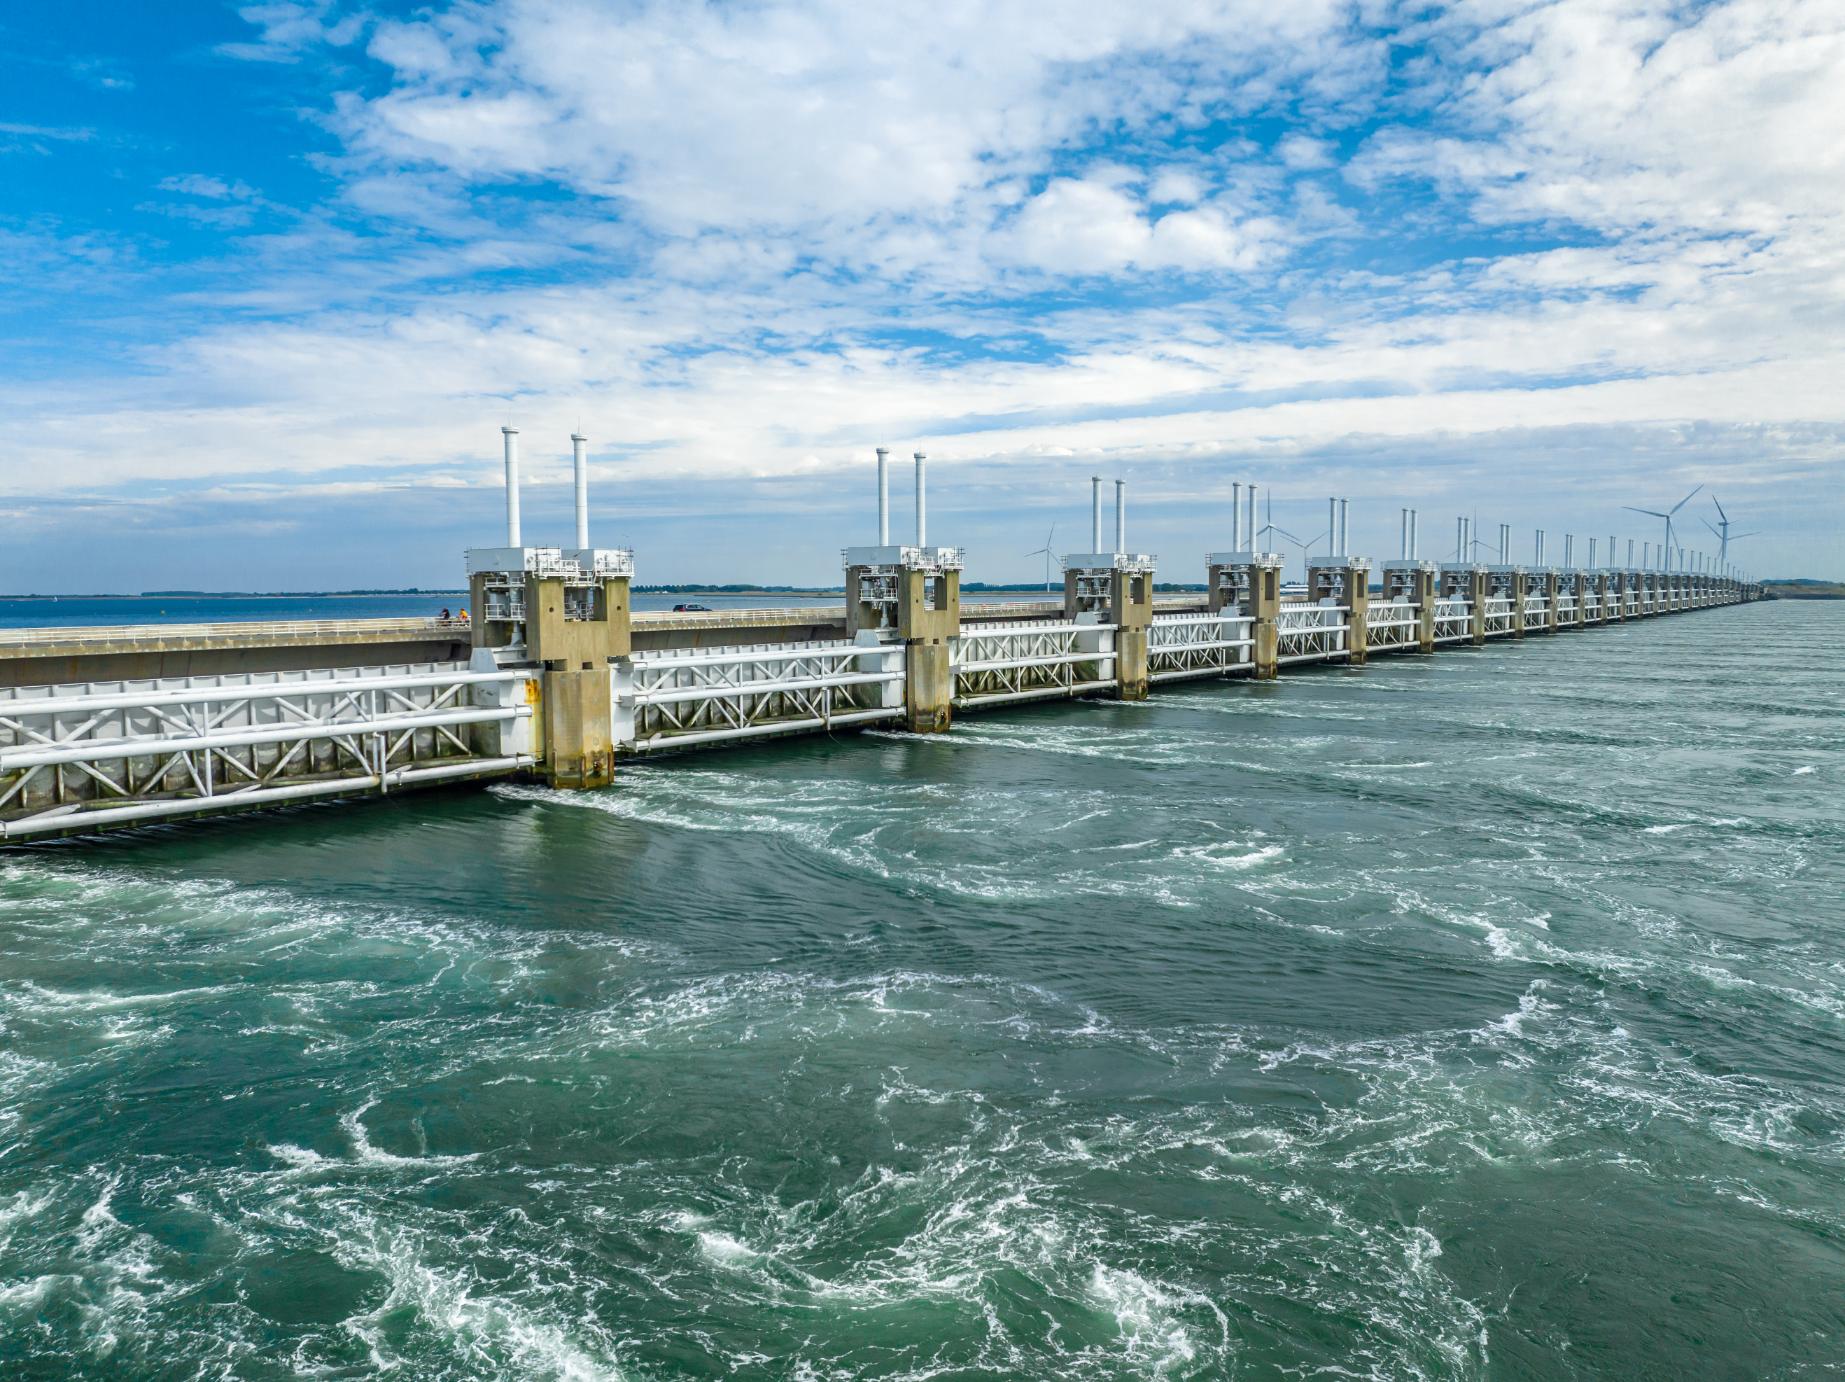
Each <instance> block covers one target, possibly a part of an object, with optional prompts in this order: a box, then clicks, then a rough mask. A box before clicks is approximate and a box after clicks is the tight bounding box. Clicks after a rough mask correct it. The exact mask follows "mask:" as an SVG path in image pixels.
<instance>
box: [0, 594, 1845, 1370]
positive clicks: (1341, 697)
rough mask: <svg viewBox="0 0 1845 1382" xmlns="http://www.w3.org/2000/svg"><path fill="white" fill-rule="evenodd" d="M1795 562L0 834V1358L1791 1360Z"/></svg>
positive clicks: (1828, 663)
mask: <svg viewBox="0 0 1845 1382" xmlns="http://www.w3.org/2000/svg"><path fill="white" fill-rule="evenodd" d="M1835 609H1836V607H1832V606H1818V605H1805V606H1795V605H1787V604H1780V605H1771V606H1765V607H1756V608H1750V609H1736V610H1725V611H1713V612H1708V613H1701V614H1691V615H1685V616H1682V617H1679V618H1674V619H1669V620H1660V621H1655V622H1650V623H1647V624H1643V625H1638V626H1634V627H1630V628H1624V629H1614V630H1607V631H1602V632H1589V633H1585V634H1581V635H1575V636H1567V637H1560V638H1558V639H1555V640H1551V641H1548V642H1534V643H1532V644H1529V645H1525V646H1518V647H1512V646H1495V647H1491V648H1488V649H1486V650H1484V651H1480V652H1468V653H1462V652H1457V653H1452V654H1444V655H1442V656H1440V657H1437V658H1434V659H1419V660H1418V659H1391V660H1387V661H1384V662H1381V663H1378V664H1376V665H1373V666H1372V667H1371V668H1369V669H1366V670H1364V671H1363V672H1356V671H1340V670H1312V671H1305V672H1298V673H1296V674H1294V675H1291V676H1289V677H1287V678H1286V679H1284V680H1283V681H1282V682H1280V683H1279V684H1276V685H1273V686H1263V687H1256V686H1244V685H1222V684H1218V685H1212V684H1200V685H1193V686H1189V687H1185V688H1181V689H1176V690H1167V691H1162V692H1160V693H1159V694H1158V696H1157V699H1156V700H1154V701H1153V702H1151V703H1149V704H1146V705H1119V704H1106V703H1093V704H1082V705H1068V706H1049V707H1041V708H1036V709H1023V710H1018V711H1015V712H1011V713H1007V714H1002V715H994V716H987V717H980V718H971V719H968V720H966V721H964V722H963V723H962V724H960V725H958V726H957V727H956V728H955V730H954V733H953V734H952V736H950V737H947V738H943V739H921V738H909V737H905V736H902V735H896V734H866V735H862V736H857V737H849V738H841V739H839V740H837V741H833V742H827V741H819V740H816V741H805V742H789V743H783V744H777V745H769V746H765V747H762V748H759V749H755V750H752V751H748V752H731V753H721V754H715V755H710V756H705V757H688V758H684V759H681V760H678V761H674V762H662V763H659V764H656V765H649V766H646V767H641V768H635V769H630V770H629V771H627V773H626V774H625V776H624V778H623V781H622V784H621V785H620V786H619V787H618V788H616V789H613V790H611V791H608V792H605V793H599V794H590V795H581V796H564V795H558V794H553V793H550V792H547V791H543V790H538V789H532V788H517V787H502V788H497V789H494V790H492V791H487V792H479V793H474V794H465V793H463V794H456V795H447V796H441V797H424V798H421V799H418V800H415V801H399V802H396V803H394V804H384V805H378V806H365V807H334V808H318V809H310V810H302V811H296V812H291V813H286V814H280V815H273V816H269V817H266V818H262V819H255V820H243V821H238V822H232V823H228V824H217V825H197V826H190V827H186V828H184V829H173V830H167V831H162V832H156V833H153V834H149V835H144V836H140V837H137V838H133V839H128V838H124V837H117V838H115V839H113V840H110V841H106V842H103V843H100V844H96V843H91V844H86V845H81V846H77V847H71V846H58V847H53V848H45V849H40V850H37V851H33V852H28V853H14V854H11V855H9V856H7V857H6V858H5V860H4V862H0V1023H3V1026H0V1339H3V1342H0V1361H3V1362H4V1368H3V1369H0V1371H3V1372H4V1373H5V1375H8V1376H31V1377H37V1376H64V1375H84V1376H93V1377H110V1378H115V1377H124V1378H136V1377H172V1378H182V1377H184V1378H191V1377H217V1376H225V1377H251V1378H260V1377H277V1376H284V1375H302V1376H315V1377H356V1376H370V1375H373V1374H374V1373H377V1372H380V1371H390V1372H392V1375H395V1376H400V1377H406V1378H419V1379H421V1378H463V1377H470V1378H471V1377H482V1378H487V1377H495V1378H497V1377H518V1378H524V1377H531V1378H544V1377H569V1378H588V1377H604V1376H607V1377H635V1378H643V1377H680V1376H709V1375H716V1374H726V1375H735V1376H743V1377H776V1378H779V1377H811V1378H831V1377H860V1376H867V1377H885V1376H912V1377H921V1376H930V1377H955V1378H970V1377H978V1376H1039V1377H1047V1378H1049V1377H1055V1378H1082V1377H1133V1376H1145V1375H1166V1376H1174V1377H1180V1376H1221V1375H1237V1376H1248V1377H1265V1376H1278V1375H1286V1376H1295V1377H1298V1376H1310V1375H1331V1376H1378V1377H1390V1378H1398V1377H1419V1376H1421V1377H1536V1376H1543V1377H1575V1376H1607V1377H1623V1378H1631V1377H1679V1376H1685V1375H1692V1374H1697V1375H1705V1376H1710V1377H1723V1378H1728V1377H1743V1376H1760V1375H1772V1376H1783V1377H1796V1376H1807V1375H1821V1374H1829V1373H1830V1372H1832V1371H1834V1370H1836V1369H1837V1368H1838V1367H1839V1366H1840V1364H1841V1361H1842V1360H1845V936H1842V935H1841V928H1842V927H1845V720H1842V718H1841V715H1840V710H1839V706H1840V700H1839V687H1840V684H1841V678H1842V677H1845V655H1842V654H1841V652H1840V648H1841V646H1845V645H1842V644H1841V640H1840V638H1839V633H1840V628H1839V616H1838V614H1837V613H1835ZM1757 647H1759V648H1764V649H1772V652H1771V653H1769V654H1766V655H1758V654H1754V653H1752V652H1751V651H1750V650H1751V649H1752V648H1757Z"/></svg>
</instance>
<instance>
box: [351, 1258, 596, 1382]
mask: <svg viewBox="0 0 1845 1382" xmlns="http://www.w3.org/2000/svg"><path fill="white" fill-rule="evenodd" d="M341 1256H342V1258H343V1259H345V1260H346V1261H347V1262H348V1265H351V1266H355V1267H359V1268H361V1269H363V1270H366V1271H370V1272H375V1273H377V1274H378V1275H379V1276H381V1277H383V1278H384V1280H385V1281H386V1283H387V1285H388V1287H389V1294H388V1296H387V1298H386V1300H385V1301H384V1302H383V1303H382V1304H381V1305H380V1306H378V1308H377V1309H376V1310H373V1311H371V1312H368V1313H367V1314H365V1315H362V1316H358V1317H355V1318H353V1319H349V1320H347V1321H346V1322H345V1327H346V1328H347V1329H349V1330H351V1331H352V1332H353V1333H354V1334H356V1335H357V1336H358V1337H359V1338H361V1339H363V1340H364V1341H365V1342H366V1344H367V1345H368V1346H369V1347H370V1349H371V1350H372V1354H373V1357H374V1359H375V1360H377V1363H378V1365H379V1366H380V1367H381V1368H382V1369H384V1370H389V1371H396V1370H397V1369H399V1368H402V1369H405V1371H406V1375H408V1376H413V1377H414V1376H419V1375H429V1373H430V1369H429V1367H428V1362H429V1360H425V1359H420V1358H418V1357H415V1356H410V1357H406V1356H403V1355H402V1354H400V1353H399V1352H398V1350H397V1348H396V1347H395V1345H394V1343H393V1342H392V1341H391V1340H390V1339H389V1338H388V1337H387V1333H388V1331H387V1329H386V1327H385V1324H386V1321H387V1320H388V1319H390V1317H392V1316H393V1315H395V1314H398V1313H400V1312H403V1311H410V1312H412V1313H413V1314H414V1315H415V1317H416V1319H417V1320H418V1321H419V1322H420V1323H421V1324H422V1325H423V1326H424V1328H425V1329H426V1330H427V1331H428V1332H429V1333H430V1334H431V1335H433V1336H434V1342H435V1344H436V1345H437V1346H438V1347H440V1348H441V1349H442V1350H443V1351H444V1352H447V1353H449V1354H451V1355H453V1356H454V1357H455V1359H456V1360H457V1361H459V1362H461V1363H463V1364H464V1365H466V1366H467V1367H468V1368H469V1369H470V1370H472V1371H477V1372H480V1373H481V1374H482V1375H488V1376H509V1375H517V1376H520V1377H528V1378H545V1379H556V1382H620V1379H622V1378H625V1377H626V1376H627V1374H626V1372H625V1371H624V1370H623V1369H622V1368H621V1366H620V1365H619V1364H618V1363H617V1362H616V1361H615V1359H614V1357H613V1353H614V1345H613V1341H612V1340H610V1339H608V1337H607V1336H606V1333H605V1332H604V1331H603V1330H602V1329H601V1328H600V1326H597V1325H595V1324H594V1322H593V1319H592V1318H591V1317H588V1316H584V1317H581V1318H580V1319H579V1321H578V1326H579V1327H578V1329H577V1330H572V1329H571V1328H570V1327H569V1326H567V1325H566V1324H564V1323H562V1322H560V1321H558V1320H556V1319H554V1318H550V1317H548V1316H547V1315H546V1314H545V1313H543V1312H542V1311H541V1310H540V1309H537V1308H534V1307H531V1306H527V1305H525V1304H523V1303H521V1302H517V1301H514V1300H511V1299H508V1298H507V1297H505V1296H503V1295H499V1294H495V1293H493V1292H490V1291H486V1290H483V1289H482V1288H481V1286H480V1283H478V1282H477V1281H474V1280H471V1279H470V1278H469V1276H468V1274H466V1273H464V1272H462V1271H459V1270H453V1269H450V1270H444V1269H441V1268H439V1267H436V1266H432V1265H430V1263H428V1262H427V1261H425V1257H424V1250H423V1245H422V1243H421V1242H420V1241H419V1240H418V1239H416V1238H414V1237H412V1236H411V1235H409V1234H404V1233H399V1234H388V1233H382V1232H380V1231H377V1230H374V1232H373V1233H371V1234H364V1235H359V1236H356V1237H354V1238H351V1239H349V1240H347V1241H346V1242H345V1244H344V1245H343V1251H342V1252H341ZM584 1329H588V1330H590V1331H593V1337H592V1338H591V1339H589V1340H585V1339H583V1338H581V1337H580V1333H581V1332H582V1331H583V1330H584Z"/></svg>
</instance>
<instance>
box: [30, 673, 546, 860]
mask: <svg viewBox="0 0 1845 1382" xmlns="http://www.w3.org/2000/svg"><path fill="white" fill-rule="evenodd" d="M526 680H527V676H526V674H524V673H519V672H471V671H469V670H468V668H467V664H465V663H452V664H449V663H424V664H419V665H414V666H407V667H396V668H391V667H379V668H345V669H332V668H329V669H324V670H316V671H301V672H272V673H256V674H247V675H241V676H239V675H224V676H217V677H185V678H164V679H159V680H151V681H131V682H108V683H101V682H89V683H81V684H73V685H65V686H26V687H0V837H4V838H8V839H11V838H16V837H24V836H28V835H33V834H42V833H45V832H48V831H58V830H67V829H71V828H74V827H79V826H81V827H88V826H93V825H107V824H112V823H115V822H120V821H139V820H154V819H159V818H162V817H169V816H184V815H191V814H195V813H197V812H200V811H206V810H212V809H215V808H221V807H231V806H254V805H259V804H264V803H276V802H283V801H294V800H301V799H306V798H311V797H318V796H333V795H340V794H350V793H356V792H365V791H377V792H388V791H390V790H392V789H393V788H399V787H405V786H413V785H415V784H418V783H422V782H430V781H437V780H441V779H443V778H453V777H475V776H489V775H493V774H496V773H507V772H512V771H514V770H516V769H518V768H520V767H522V766H524V765H526V764H529V763H531V762H532V761H533V757H532V752H531V735H530V730H529V727H528V726H527V725H526V724H525V723H524V722H526V721H529V719H530V717H531V714H532V711H531V706H530V704H529V697H528V695H527V693H526V688H525V685H524V683H525V682H526Z"/></svg>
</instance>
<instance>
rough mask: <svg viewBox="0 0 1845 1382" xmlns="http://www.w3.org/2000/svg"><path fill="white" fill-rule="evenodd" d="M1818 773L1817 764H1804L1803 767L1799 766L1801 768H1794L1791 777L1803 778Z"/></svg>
mask: <svg viewBox="0 0 1845 1382" xmlns="http://www.w3.org/2000/svg"><path fill="white" fill-rule="evenodd" d="M1818 771H1819V766H1818V764H1815V763H1807V764H1804V765H1803V766H1801V767H1798V768H1795V769H1794V771H1793V776H1795V777H1805V776H1807V774H1809V773H1816V772H1818Z"/></svg>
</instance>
